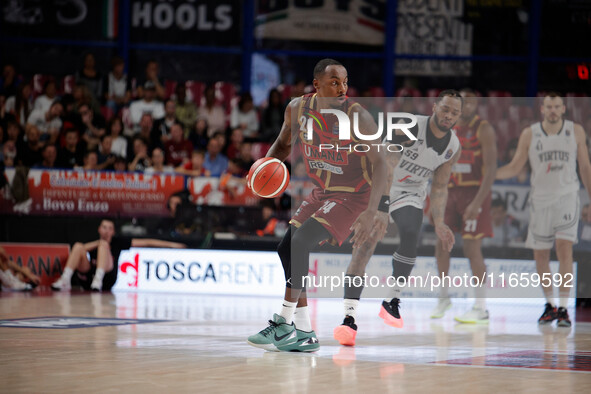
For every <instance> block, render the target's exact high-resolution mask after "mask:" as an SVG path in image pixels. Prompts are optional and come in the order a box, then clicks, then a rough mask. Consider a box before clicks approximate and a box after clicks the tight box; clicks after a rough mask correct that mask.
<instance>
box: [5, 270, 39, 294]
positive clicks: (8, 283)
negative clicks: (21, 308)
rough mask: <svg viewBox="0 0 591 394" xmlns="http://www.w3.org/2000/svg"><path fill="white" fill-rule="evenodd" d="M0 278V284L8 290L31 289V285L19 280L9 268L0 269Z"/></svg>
mask: <svg viewBox="0 0 591 394" xmlns="http://www.w3.org/2000/svg"><path fill="white" fill-rule="evenodd" d="M0 280H1V281H2V286H4V287H6V288H7V289H10V290H14V291H29V290H32V289H33V286H31V285H30V284H28V283H25V282H22V281H20V280H19V279H18V278H17V277H16V276H14V275H13V273H12V272H10V270H6V271H2V270H0Z"/></svg>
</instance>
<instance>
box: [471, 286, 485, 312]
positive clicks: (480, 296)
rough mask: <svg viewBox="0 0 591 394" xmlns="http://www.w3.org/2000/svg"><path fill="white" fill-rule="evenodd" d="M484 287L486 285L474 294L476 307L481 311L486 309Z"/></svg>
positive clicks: (476, 289)
mask: <svg viewBox="0 0 591 394" xmlns="http://www.w3.org/2000/svg"><path fill="white" fill-rule="evenodd" d="M484 286H485V284H483V285H482V286H478V287H476V288H475V289H474V293H475V295H476V299H475V300H474V306H475V307H476V308H478V309H481V310H485V309H486V288H485V287H484Z"/></svg>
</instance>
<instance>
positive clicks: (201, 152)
mask: <svg viewBox="0 0 591 394" xmlns="http://www.w3.org/2000/svg"><path fill="white" fill-rule="evenodd" d="M124 70H125V64H124V62H123V59H121V58H119V57H115V58H113V60H112V68H111V70H110V71H109V72H107V73H102V72H101V71H99V70H97V69H96V66H95V58H94V56H93V55H92V54H91V53H88V54H86V55H85V56H84V59H83V66H82V68H81V69H80V70H78V71H77V72H76V73H75V75H74V76H73V78H68V77H66V78H65V79H64V82H63V84H60V83H59V81H58V79H57V78H54V77H52V76H47V75H46V76H43V77H42V78H41V77H39V78H37V76H36V77H35V78H33V80H30V81H28V80H26V79H25V78H22V77H20V76H19V75H18V73H17V70H16V69H15V66H14V65H12V64H6V65H5V66H4V67H3V72H2V76H1V78H0V162H1V165H2V167H16V166H24V167H29V168H64V169H85V170H116V171H140V172H149V173H154V172H164V173H173V172H176V173H181V174H184V175H189V176H212V177H220V176H222V175H224V174H226V173H227V174H231V175H233V176H238V177H245V176H246V174H247V173H248V170H249V168H250V166H251V165H252V163H254V159H255V158H259V157H262V156H264V155H265V153H266V151H267V150H268V148H269V147H270V143H271V142H272V141H273V140H274V139H275V136H276V135H277V133H278V132H279V129H280V127H281V123H282V122H283V111H284V108H285V107H284V105H285V103H284V101H283V100H282V97H281V95H279V93H278V91H276V90H274V91H272V92H271V94H270V95H269V100H268V101H269V103H270V105H268V106H264V107H263V108H256V107H255V106H254V103H253V98H252V96H251V95H250V94H249V93H248V92H244V93H242V94H240V95H239V96H238V95H236V94H235V88H234V87H233V86H230V84H224V83H217V84H212V85H208V86H205V85H204V84H201V83H197V82H193V81H183V82H173V83H171V82H170V81H166V82H163V81H162V80H161V79H160V78H159V67H158V63H157V62H155V61H149V62H148V63H147V65H146V68H145V75H143V76H142V77H140V78H133V79H132V78H130V76H128V75H126V74H125V71H124ZM41 80H42V82H43V86H42V88H40V87H38V89H37V90H39V91H36V89H35V85H39V84H40V83H41ZM132 82H133V83H132ZM68 83H71V86H69V87H68ZM134 84H135V86H134ZM165 85H166V87H165ZM253 155H256V157H255V156H253Z"/></svg>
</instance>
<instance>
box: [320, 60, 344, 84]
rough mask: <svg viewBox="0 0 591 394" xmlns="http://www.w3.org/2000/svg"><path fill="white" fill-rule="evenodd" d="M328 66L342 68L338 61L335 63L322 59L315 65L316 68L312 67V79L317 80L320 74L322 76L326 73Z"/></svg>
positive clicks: (334, 61)
mask: <svg viewBox="0 0 591 394" xmlns="http://www.w3.org/2000/svg"><path fill="white" fill-rule="evenodd" d="M328 66H341V67H344V66H343V65H342V64H341V63H340V62H339V61H336V60H334V59H329V58H326V59H322V60H321V61H319V62H318V63H316V66H314V78H315V79H318V78H319V77H321V76H322V74H324V72H325V71H326V68H327V67H328Z"/></svg>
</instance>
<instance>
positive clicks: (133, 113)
mask: <svg viewBox="0 0 591 394" xmlns="http://www.w3.org/2000/svg"><path fill="white" fill-rule="evenodd" d="M143 91H144V97H143V98H142V99H140V100H136V101H133V102H132V103H131V104H130V106H129V116H130V118H131V123H132V125H133V127H134V129H135V130H139V128H140V120H141V118H142V115H143V114H145V113H149V114H151V115H152V119H162V118H163V117H164V105H163V104H162V102H160V101H158V100H156V86H155V85H154V83H153V82H152V81H147V82H146V83H145V84H144V90H143Z"/></svg>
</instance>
